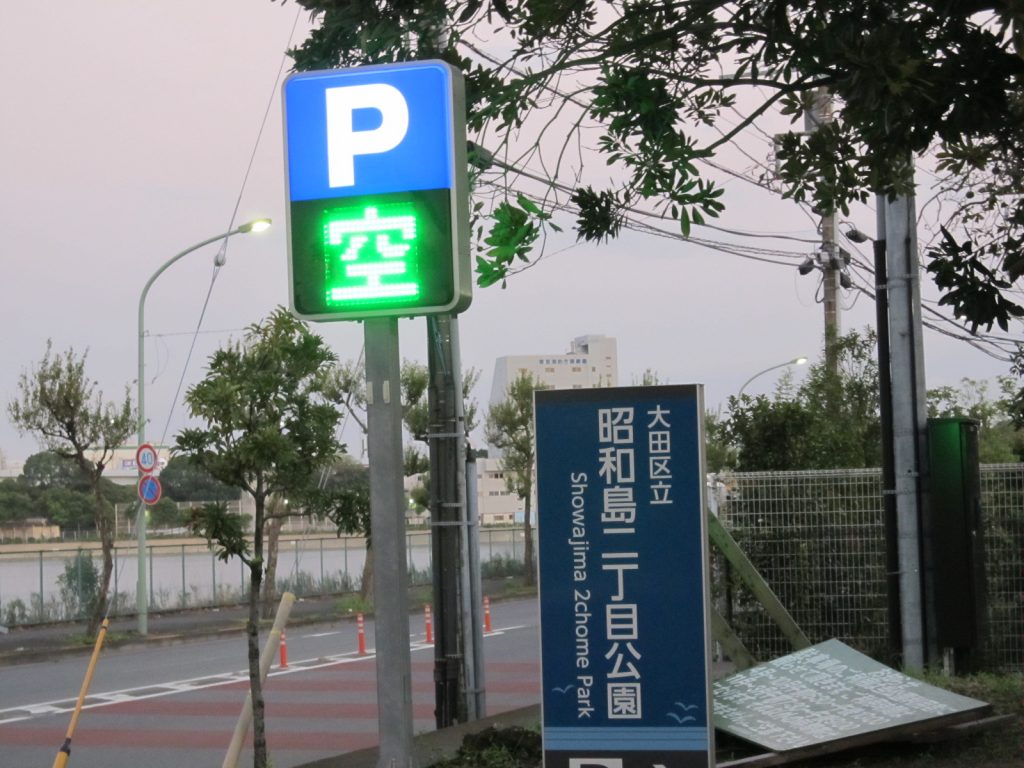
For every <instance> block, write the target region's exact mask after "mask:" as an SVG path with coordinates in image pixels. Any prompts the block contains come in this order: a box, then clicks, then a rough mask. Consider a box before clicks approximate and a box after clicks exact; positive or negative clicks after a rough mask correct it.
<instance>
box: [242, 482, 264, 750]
mask: <svg viewBox="0 0 1024 768" xmlns="http://www.w3.org/2000/svg"><path fill="white" fill-rule="evenodd" d="M254 497H255V500H256V509H255V519H254V521H253V523H254V525H253V544H252V560H251V561H250V564H249V621H248V622H247V623H246V627H245V635H246V640H247V644H248V648H249V692H250V693H251V694H252V764H253V768H267V730H266V717H265V713H266V704H265V703H264V701H263V682H262V681H261V680H260V587H261V586H262V583H263V524H264V520H265V517H264V504H265V503H266V499H265V498H264V497H263V495H262V494H260V493H258V492H257V493H256V494H254Z"/></svg>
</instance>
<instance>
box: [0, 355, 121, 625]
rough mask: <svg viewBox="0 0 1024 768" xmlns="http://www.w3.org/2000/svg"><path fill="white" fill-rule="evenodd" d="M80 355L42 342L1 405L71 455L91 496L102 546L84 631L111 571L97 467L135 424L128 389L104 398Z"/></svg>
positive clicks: (109, 514)
mask: <svg viewBox="0 0 1024 768" xmlns="http://www.w3.org/2000/svg"><path fill="white" fill-rule="evenodd" d="M85 360H86V355H84V354H83V355H82V356H81V357H78V356H77V355H76V354H75V353H74V351H73V350H71V349H69V350H67V351H66V352H65V353H64V354H63V355H54V354H53V349H52V344H51V343H50V342H47V344H46V353H45V354H44V355H43V359H42V360H41V361H40V362H39V364H38V365H36V366H35V367H33V368H30V369H29V371H27V372H25V373H22V374H21V378H20V379H19V380H18V398H17V399H15V400H12V401H11V402H10V403H9V404H8V406H7V412H8V414H9V415H10V417H11V421H12V422H13V423H14V425H15V426H16V427H17V428H18V431H19V432H20V433H22V434H24V433H25V432H30V433H32V434H34V435H35V436H36V438H37V439H38V440H39V441H40V442H41V443H42V445H43V446H44V447H45V448H46V449H47V450H48V451H50V452H52V453H54V454H56V455H57V456H58V457H61V458H63V459H68V460H71V461H73V462H74V463H75V465H76V466H77V467H78V470H79V472H80V473H81V475H82V476H83V477H85V478H86V481H87V483H88V487H89V490H90V493H91V494H92V497H93V515H94V522H95V524H96V530H97V531H98V533H99V536H100V544H101V547H102V550H103V568H102V572H101V575H100V586H99V595H98V597H97V600H96V601H95V603H94V605H93V606H92V608H93V611H92V615H91V616H90V618H89V624H88V627H87V633H88V634H89V635H90V636H92V635H95V634H96V630H97V629H99V625H100V622H101V621H102V620H103V616H104V615H105V613H106V610H107V599H108V594H109V590H110V577H111V575H112V574H113V572H114V560H113V551H114V534H115V531H114V516H113V508H112V507H111V505H110V503H109V501H108V499H107V495H106V494H105V491H104V485H103V483H102V480H103V472H104V470H105V469H106V468H107V464H108V463H109V462H110V460H111V459H112V458H113V456H114V451H115V449H116V448H117V447H118V446H119V445H121V444H122V443H123V442H124V441H125V439H126V438H127V437H128V436H129V435H130V434H132V431H133V430H134V429H135V425H136V416H135V411H134V409H133V408H132V403H131V397H130V395H129V394H128V388H127V387H125V395H124V400H123V401H122V402H120V403H108V402H104V400H103V394H102V393H101V392H99V391H98V390H97V389H96V383H95V382H93V381H92V380H91V379H89V378H88V377H87V376H86V375H85Z"/></svg>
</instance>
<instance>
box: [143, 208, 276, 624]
mask: <svg viewBox="0 0 1024 768" xmlns="http://www.w3.org/2000/svg"><path fill="white" fill-rule="evenodd" d="M268 227H270V219H254V220H253V221H247V222H246V223H245V224H242V225H240V226H238V227H236V228H235V229H232V230H230V231H228V232H225V233H223V234H220V235H217V236H216V237H210V238H207V239H206V240H203V241H202V242H200V243H196V244H195V245H192V246H189V247H188V248H186V249H185V250H184V251H182V252H181V253H179V254H177V255H175V256H172V257H171V258H170V259H168V260H167V261H165V262H164V264H163V266H161V267H160V268H159V269H158V270H157V271H156V272H154V273H153V276H152V277H150V278H149V280H147V281H146V285H145V286H144V287H143V289H142V295H141V296H139V378H138V407H139V425H138V427H139V447H141V446H142V445H143V444H144V443H145V442H146V362H145V355H146V345H145V328H146V322H145V317H146V296H148V295H149V289H150V287H151V286H152V285H153V283H154V282H155V281H156V279H157V278H158V277H160V275H162V274H163V273H164V271H165V270H166V269H167V268H168V267H169V266H171V264H173V263H174V262H176V261H178V260H179V259H180V258H182V257H183V256H187V255H188V254H190V253H192V251H196V250H199V249H200V248H202V247H203V246H205V245H209V244H210V243H216V242H217V241H219V240H227V239H228V238H229V237H231V236H233V235H239V234H244V233H246V232H262V231H263V230H265V229H267V228H268ZM214 264H216V265H217V266H218V267H219V266H222V265H223V264H224V257H223V255H222V254H221V253H218V254H217V256H216V257H215V258H214ZM139 477H140V479H141V477H142V470H141V469H140V470H139ZM135 528H136V531H137V532H138V537H139V554H138V558H139V559H138V569H139V578H138V586H137V591H138V594H137V595H136V607H137V609H138V617H139V624H138V627H139V634H140V635H145V634H148V632H149V627H148V618H149V595H148V588H147V585H146V504H145V502H143V501H142V500H141V499H139V507H138V513H137V514H136V525H135Z"/></svg>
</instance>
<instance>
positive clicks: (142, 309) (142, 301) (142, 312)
mask: <svg viewBox="0 0 1024 768" xmlns="http://www.w3.org/2000/svg"><path fill="white" fill-rule="evenodd" d="M246 231H248V230H246V229H243V228H242V227H236V228H235V229H232V230H231V231H230V232H225V233H223V234H220V235H216V236H215V237H208V238H207V239H206V240H203V241H202V242H200V243H196V244H195V245H192V246H189V247H188V248H186V249H185V250H184V251H182V252H181V253H178V254H176V255H174V256H172V257H171V258H169V259H168V260H167V261H165V262H164V263H163V265H162V266H161V267H160V268H159V269H158V270H157V271H156V272H154V273H153V275H152V277H150V278H149V280H147V281H146V285H145V286H144V287H143V288H142V294H141V295H140V296H139V372H138V373H139V378H138V379H137V385H138V402H137V403H136V405H137V407H138V414H139V423H138V433H139V445H142V444H143V443H144V442H145V437H146V434H145V432H146V411H145V407H144V403H143V397H144V396H145V385H144V384H143V379H144V377H145V368H146V364H145V358H144V355H145V351H146V350H145V332H146V331H145V329H146V297H147V296H148V295H149V289H150V288H151V287H152V286H153V283H154V282H156V279H157V278H158V277H160V275H162V274H163V273H164V272H165V271H166V270H167V268H168V267H169V266H171V265H172V264H174V263H175V262H176V261H178V260H179V259H181V258H183V257H185V256H188V255H189V254H190V253H192V251H197V250H199V249H200V248H202V247H203V246H206V245H209V244H210V243H216V242H217V241H219V240H227V239H228V238H229V237H231V236H232V235H237V234H238V233H240V232H246Z"/></svg>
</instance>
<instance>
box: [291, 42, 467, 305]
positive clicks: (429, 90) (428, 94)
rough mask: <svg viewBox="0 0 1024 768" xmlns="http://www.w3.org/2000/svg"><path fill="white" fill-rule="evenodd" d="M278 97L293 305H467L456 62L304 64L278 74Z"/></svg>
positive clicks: (463, 178) (464, 202) (461, 107)
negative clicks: (318, 67) (316, 67)
mask: <svg viewBox="0 0 1024 768" xmlns="http://www.w3.org/2000/svg"><path fill="white" fill-rule="evenodd" d="M284 104H285V132H286V137H285V144H286V149H287V181H288V204H289V205H288V207H289V220H288V228H289V249H290V253H289V256H290V258H289V267H290V287H291V303H292V309H293V311H294V312H295V313H296V314H297V315H299V316H300V317H303V318H306V319H309V320H358V319H362V318H366V317H378V316H398V315H401V316H408V315H423V314H434V313H442V312H460V311H462V310H463V309H464V308H465V307H466V306H468V305H469V300H470V289H471V281H472V275H471V272H470V266H469V246H468V236H469V210H468V209H469V199H468V195H469V192H468V182H467V180H466V130H465V119H464V117H463V112H464V110H465V106H464V96H463V88H462V75H461V73H459V72H458V71H457V70H455V69H453V68H452V67H451V66H449V65H448V64H446V63H444V62H440V61H416V62H407V63H403V64H392V65H386V66H375V67H360V68H356V69H347V70H345V69H338V70H323V71H318V72H304V73H300V74H296V75H292V76H291V77H290V78H288V80H287V81H286V82H285V85H284ZM396 221H403V222H408V226H403V227H400V228H399V229H395V227H393V226H390V223H391V222H396ZM339 233H340V234H339ZM345 233H354V234H353V235H352V236H351V237H348V236H344V237H342V235H343V234H345Z"/></svg>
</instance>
